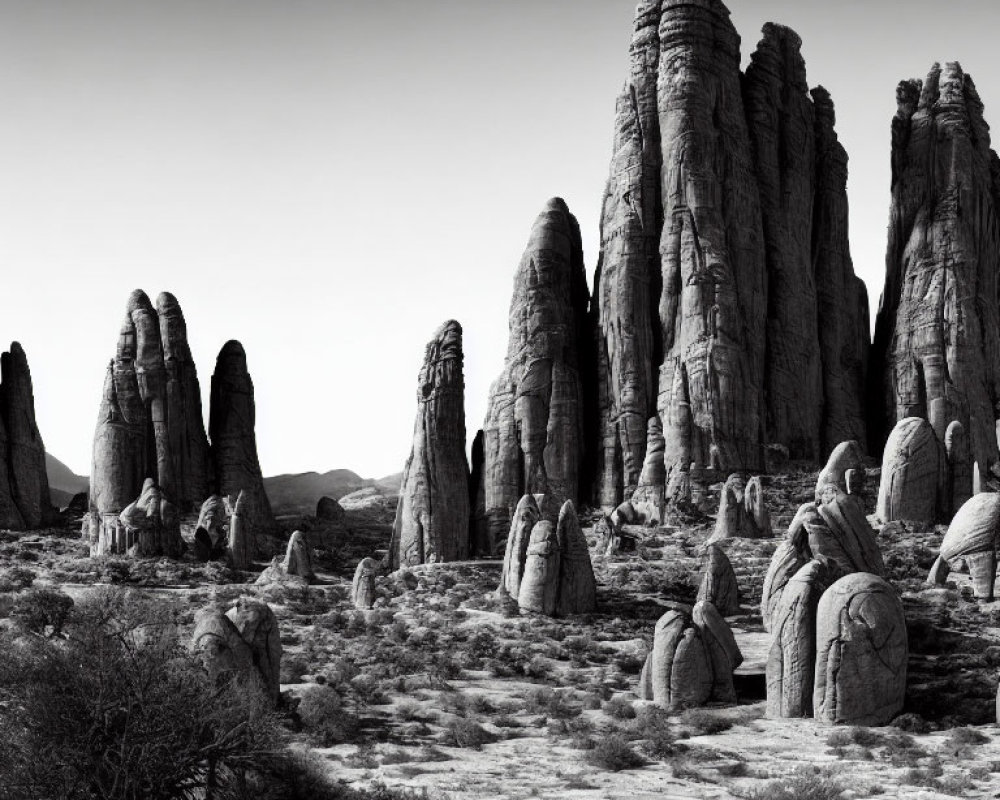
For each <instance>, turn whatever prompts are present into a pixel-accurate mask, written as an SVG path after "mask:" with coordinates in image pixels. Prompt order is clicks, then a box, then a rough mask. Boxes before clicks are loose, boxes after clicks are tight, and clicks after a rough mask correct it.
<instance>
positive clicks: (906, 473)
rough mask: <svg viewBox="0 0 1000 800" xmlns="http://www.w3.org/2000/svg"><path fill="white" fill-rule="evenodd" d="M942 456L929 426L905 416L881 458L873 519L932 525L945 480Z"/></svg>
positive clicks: (942, 504) (919, 419) (939, 512)
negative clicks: (880, 475)
mask: <svg viewBox="0 0 1000 800" xmlns="http://www.w3.org/2000/svg"><path fill="white" fill-rule="evenodd" d="M946 468H947V464H946V461H945V454H944V452H943V448H942V447H941V444H940V442H939V441H938V438H937V436H936V434H935V433H934V429H933V428H932V427H931V424H930V423H929V422H928V421H927V420H925V419H921V418H919V417H907V418H906V419H903V420H900V421H899V422H898V423H897V424H896V427H895V428H893V430H892V433H891V434H890V435H889V440H888V441H887V442H886V445H885V451H884V453H883V455H882V479H881V482H880V483H879V487H878V506H877V508H876V510H875V514H876V516H877V517H878V518H879V519H880V520H882V522H894V521H896V520H907V521H910V522H917V523H923V524H925V525H931V524H933V523H934V522H936V521H937V519H938V517H939V516H941V510H942V507H944V506H946V505H949V504H950V503H945V502H943V493H944V489H945V481H946Z"/></svg>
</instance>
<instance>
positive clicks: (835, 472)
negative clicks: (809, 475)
mask: <svg viewBox="0 0 1000 800" xmlns="http://www.w3.org/2000/svg"><path fill="white" fill-rule="evenodd" d="M848 473H850V474H851V476H852V477H853V478H854V486H852V485H851V483H850V482H849V481H848ZM864 482H865V465H864V453H863V452H862V450H861V445H859V444H858V443H857V441H855V440H853V439H851V440H849V441H846V442H841V443H840V444H838V445H837V446H836V447H835V448H833V452H831V453H830V457H829V458H828V459H827V460H826V465H825V466H824V467H823V469H822V470H821V471H820V473H819V477H818V478H817V479H816V502H817V503H818V502H820V496H821V494H822V491H823V487H824V486H826V485H827V484H833V485H834V486H836V487H837V488H838V489H840V491H842V492H844V493H845V494H853V495H858V496H860V494H861V490H862V489H863V488H864Z"/></svg>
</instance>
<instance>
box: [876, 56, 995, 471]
mask: <svg viewBox="0 0 1000 800" xmlns="http://www.w3.org/2000/svg"><path fill="white" fill-rule="evenodd" d="M896 100H897V107H898V109H897V113H896V116H895V118H894V119H893V121H892V205H891V209H890V220H889V244H888V250H887V254H886V279H885V287H884V289H883V292H882V302H881V307H880V309H879V314H878V318H877V321H876V325H875V341H874V346H873V350H872V365H871V369H870V371H869V391H870V400H869V406H870V408H869V412H870V414H871V415H872V418H873V421H872V426H871V427H872V446H873V449H876V448H880V447H881V446H882V444H883V443H884V442H885V440H886V438H887V437H888V435H889V432H890V430H891V429H892V427H893V426H894V425H895V424H896V423H897V422H898V421H900V420H903V419H905V418H907V417H922V418H924V419H926V420H928V421H929V422H930V424H931V427H932V428H933V429H934V433H935V434H936V435H937V437H938V439H939V440H941V441H943V440H944V438H945V435H946V429H947V427H948V425H949V424H950V423H951V422H952V421H953V420H957V421H958V422H960V423H961V424H962V426H963V428H964V429H965V432H966V435H967V436H968V441H969V447H970V450H971V452H972V458H973V459H974V461H975V463H976V464H978V465H979V467H980V469H981V471H982V473H983V474H986V471H987V470H988V468H989V467H991V466H992V465H994V464H995V463H996V462H997V460H998V452H997V436H996V426H995V423H996V418H997V409H996V407H995V400H996V398H997V397H1000V312H998V305H997V301H996V298H997V263H998V261H1000V220H998V217H997V198H998V197H1000V165H998V163H997V156H996V154H995V153H994V152H993V151H992V150H991V149H990V136H989V127H988V125H987V124H986V122H985V120H984V119H983V104H982V101H981V100H980V98H979V94H978V92H977V91H976V87H975V85H974V84H973V81H972V78H971V77H970V76H969V75H967V74H965V73H964V72H963V70H962V68H961V66H960V65H959V64H957V63H948V64H945V66H944V67H943V68H942V67H941V66H939V65H937V64H935V65H934V67H933V68H932V69H931V71H930V73H929V75H928V76H927V79H926V80H925V81H923V82H921V81H919V80H914V81H904V82H902V83H901V84H900V85H899V88H898V89H897V92H896Z"/></svg>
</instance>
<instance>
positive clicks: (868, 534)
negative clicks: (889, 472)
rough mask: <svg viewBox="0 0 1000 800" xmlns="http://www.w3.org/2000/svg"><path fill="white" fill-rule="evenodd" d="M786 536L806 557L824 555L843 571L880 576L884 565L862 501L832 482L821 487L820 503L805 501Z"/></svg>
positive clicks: (883, 570) (845, 572)
mask: <svg viewBox="0 0 1000 800" xmlns="http://www.w3.org/2000/svg"><path fill="white" fill-rule="evenodd" d="M788 539H789V540H792V541H795V542H796V547H797V549H798V550H799V552H801V553H803V554H804V555H805V556H806V557H807V558H809V559H812V558H818V557H820V556H824V557H826V558H829V559H830V560H832V561H834V562H836V563H837V565H838V566H839V568H840V570H841V571H842V572H843V573H844V574H849V573H851V572H870V573H872V574H873V575H883V574H884V573H885V564H884V563H883V561H882V552H881V551H880V550H879V547H878V540H877V539H876V536H875V531H874V530H872V527H871V525H869V524H868V519H867V518H866V517H865V513H864V509H863V508H862V507H861V501H860V499H859V497H858V496H856V495H849V494H845V493H844V492H842V491H840V489H838V488H836V487H835V486H834V485H833V484H827V485H826V486H824V487H823V493H822V496H821V498H820V502H819V503H805V504H804V505H803V506H801V507H800V508H799V510H798V512H797V513H796V514H795V518H794V519H793V520H792V524H791V525H789V526H788Z"/></svg>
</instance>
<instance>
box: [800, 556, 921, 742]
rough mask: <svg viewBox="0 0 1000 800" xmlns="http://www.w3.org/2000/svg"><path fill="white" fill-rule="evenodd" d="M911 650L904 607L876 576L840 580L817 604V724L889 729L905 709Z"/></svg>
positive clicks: (858, 575) (861, 574)
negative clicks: (907, 668) (904, 700)
mask: <svg viewBox="0 0 1000 800" xmlns="http://www.w3.org/2000/svg"><path fill="white" fill-rule="evenodd" d="M908 657H909V649H908V643H907V636H906V619H905V618H904V615H903V604H902V602H901V601H900V599H899V597H898V595H897V594H896V591H895V589H893V588H892V586H890V585H889V584H888V583H887V582H886V581H885V580H883V579H882V578H879V577H877V576H875V575H868V574H864V573H857V574H854V575H848V576H846V577H844V578H841V579H840V580H839V581H837V582H836V583H835V584H834V585H833V586H831V587H830V589H828V590H827V591H826V593H825V594H824V595H823V597H822V599H821V600H820V602H819V608H818V610H817V622H816V678H815V687H816V688H815V695H814V697H813V707H814V708H815V713H816V718H817V719H820V720H822V721H824V722H828V723H831V724H838V725H875V726H877V725H887V724H889V722H891V721H892V719H893V718H894V717H895V716H896V715H897V714H899V712H900V711H902V709H903V697H904V694H905V693H906V663H907V659H908Z"/></svg>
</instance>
